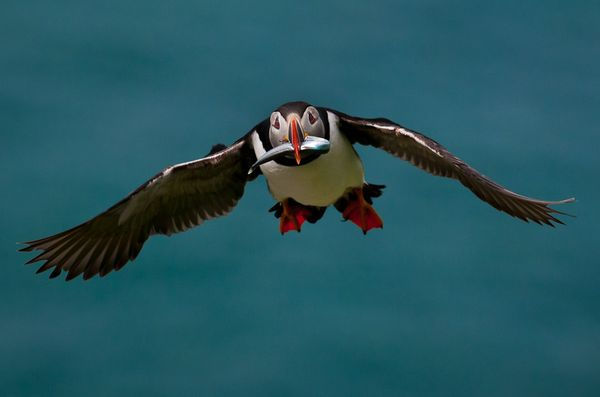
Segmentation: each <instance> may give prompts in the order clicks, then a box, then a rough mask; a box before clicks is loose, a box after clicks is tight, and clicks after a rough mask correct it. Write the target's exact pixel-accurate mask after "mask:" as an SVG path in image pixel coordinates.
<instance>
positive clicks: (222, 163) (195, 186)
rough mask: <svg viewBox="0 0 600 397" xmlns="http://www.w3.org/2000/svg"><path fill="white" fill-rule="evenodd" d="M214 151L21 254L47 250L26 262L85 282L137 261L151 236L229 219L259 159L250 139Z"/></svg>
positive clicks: (162, 174)
mask: <svg viewBox="0 0 600 397" xmlns="http://www.w3.org/2000/svg"><path fill="white" fill-rule="evenodd" d="M215 148H216V149H217V150H215ZM215 148H214V149H213V151H211V154H209V155H208V156H206V157H204V158H201V159H199V160H194V161H190V162H187V163H182V164H177V165H174V166H172V167H168V168H166V169H165V170H163V171H162V172H160V173H159V174H157V175H156V176H154V177H153V178H151V179H150V180H149V181H147V182H146V183H144V184H143V185H142V186H140V187H139V188H137V189H136V190H135V191H134V192H133V193H131V194H130V195H129V196H127V197H126V198H124V199H123V200H121V201H120V202H118V203H117V204H115V205H114V206H112V207H111V208H109V209H108V210H106V211H105V212H103V213H101V214H100V215H97V216H96V217H94V218H92V219H90V220H89V221H87V222H85V223H83V224H81V225H79V226H76V227H74V228H72V229H70V230H67V231H64V232H62V233H59V234H56V235H54V236H50V237H46V238H43V239H40V240H34V241H29V242H26V243H24V244H26V245H27V246H26V247H25V248H23V249H21V251H32V250H42V251H43V252H42V253H41V254H40V255H38V256H36V257H35V258H33V259H32V260H30V261H29V262H27V263H33V262H37V261H45V263H44V264H43V265H42V266H41V267H40V268H39V270H38V273H40V272H43V271H46V270H48V269H51V268H54V270H53V271H52V273H51V274H50V278H54V277H57V276H58V275H60V273H61V271H63V270H64V271H68V275H67V280H70V279H72V278H74V277H77V276H78V275H79V274H81V273H83V278H84V279H88V278H90V277H93V276H94V275H96V274H97V273H100V275H101V276H104V275H106V274H107V273H109V272H110V271H112V270H113V269H114V270H119V269H120V268H121V267H123V265H125V263H127V262H128V261H130V260H133V259H135V257H136V256H137V255H138V253H139V252H140V250H141V249H142V246H143V245H144V242H145V241H146V240H147V239H148V237H149V236H151V235H153V234H166V235H171V234H173V233H178V232H182V231H184V230H187V229H189V228H192V227H194V226H197V225H200V224H201V223H202V222H204V221H205V220H208V219H211V218H216V217H218V216H223V215H226V214H227V213H229V212H230V211H231V210H232V209H233V207H234V206H235V205H236V204H237V202H238V200H239V199H240V198H241V197H242V194H243V193H244V186H245V185H246V181H247V179H248V170H249V169H250V165H251V164H252V163H253V162H254V160H255V158H254V152H253V151H252V148H251V147H250V145H249V143H248V142H247V139H246V137H244V138H243V139H241V140H239V141H237V142H236V143H234V144H233V145H231V146H230V147H224V146H218V147H217V146H216V147H215ZM219 149H220V150H219ZM213 152H214V153H213Z"/></svg>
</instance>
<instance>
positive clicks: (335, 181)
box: [252, 112, 364, 207]
mask: <svg viewBox="0 0 600 397" xmlns="http://www.w3.org/2000/svg"><path fill="white" fill-rule="evenodd" d="M328 119H329V129H330V131H329V138H330V142H331V147H330V149H329V152H328V153H326V154H323V155H321V156H320V157H319V158H317V159H316V160H314V161H311V162H310V163H308V164H305V165H300V166H297V167H287V166H283V165H280V164H277V163H276V162H274V161H271V162H268V163H265V164H263V165H261V166H260V170H261V171H262V173H263V175H264V176H265V178H267V184H268V185H269V190H270V191H271V194H272V195H273V197H274V198H275V199H276V200H277V201H283V200H285V199H286V198H293V199H294V200H296V201H298V202H299V203H301V204H304V205H315V206H322V207H324V206H328V205H331V204H333V203H335V202H336V201H337V200H338V199H339V198H340V197H341V196H342V195H343V194H344V193H345V192H346V190H347V189H348V188H353V187H360V186H362V184H363V183H364V171H363V166H362V162H361V161H360V158H359V157H358V155H357V154H356V152H355V151H354V148H353V147H352V145H351V144H350V142H349V141H348V139H347V138H346V137H345V136H344V135H343V134H342V133H340V132H339V130H338V127H337V116H335V115H334V114H332V113H329V112H328ZM252 143H253V146H254V152H255V154H256V156H257V157H260V156H262V155H263V154H264V153H265V149H264V148H263V146H262V144H261V142H260V139H259V137H258V134H257V133H256V132H254V133H253V135H252Z"/></svg>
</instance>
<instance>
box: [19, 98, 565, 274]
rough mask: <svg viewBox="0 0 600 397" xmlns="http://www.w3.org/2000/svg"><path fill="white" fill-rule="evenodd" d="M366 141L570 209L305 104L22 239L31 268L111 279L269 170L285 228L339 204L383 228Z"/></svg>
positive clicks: (402, 132)
mask: <svg viewBox="0 0 600 397" xmlns="http://www.w3.org/2000/svg"><path fill="white" fill-rule="evenodd" d="M356 144H360V145H368V146H373V147H376V148H379V149H383V150H384V151H386V152H388V153H390V154H392V155H394V156H396V157H399V158H401V159H403V160H406V161H408V162H410V163H412V164H413V165H414V166H417V167H419V168H420V169H422V170H424V171H426V172H428V173H430V174H432V175H437V176H441V177H447V178H452V179H456V180H457V181H459V182H460V183H461V184H462V185H464V186H465V187H466V188H468V189H470V190H471V191H472V192H473V193H474V194H475V195H476V196H477V197H478V198H479V199H481V200H483V201H485V202H487V203H488V204H490V205H491V206H492V207H494V208H496V209H497V210H500V211H503V212H505V213H507V214H509V215H511V216H513V217H516V218H519V219H521V220H523V221H526V222H529V221H532V222H535V223H538V224H545V225H549V226H553V227H554V224H563V222H562V221H561V220H560V219H558V218H557V216H558V215H568V214H565V213H564V212H560V211H558V210H556V209H553V208H552V207H551V206H553V205H558V204H564V203H569V202H572V201H574V198H568V199H565V200H560V201H545V200H538V199H533V198H530V197H526V196H523V195H520V194H517V193H514V192H512V191H510V190H508V189H506V188H504V187H503V186H501V185H499V184H498V183H496V182H494V181H493V180H491V179H490V178H488V177H486V176H484V175H483V174H481V173H479V172H478V171H477V170H475V169H474V168H472V167H471V166H469V165H468V164H467V163H466V162H464V161H462V160H461V159H459V158H458V157H456V156H455V155H453V154H452V153H450V152H449V151H448V150H447V149H446V148H445V147H444V146H442V145H441V144H439V143H438V142H436V141H434V140H433V139H431V138H428V137H427V136H425V135H423V134H421V133H419V132H416V131H414V130H411V129H409V128H406V127H403V126H402V125H400V124H397V123H395V122H393V121H390V120H388V119H385V118H361V117H355V116H351V115H348V114H345V113H342V112H340V111H337V110H333V109H330V108H326V107H319V106H313V105H310V104H309V103H306V102H301V101H298V102H289V103H285V104H283V105H281V106H279V107H278V108H277V109H275V110H274V111H273V112H272V113H271V115H270V116H269V117H268V118H266V119H264V120H262V121H261V122H259V123H258V124H257V125H256V126H254V128H252V129H251V130H250V131H249V132H248V133H246V134H245V135H244V136H242V137H241V138H239V139H238V140H237V141H235V142H234V143H233V144H231V145H230V146H225V145H223V144H217V145H214V146H213V147H212V149H211V150H210V152H209V153H208V154H207V155H206V156H204V157H202V158H200V159H198V160H193V161H189V162H185V163H180V164H176V165H173V166H170V167H167V168H165V169H164V170H162V171H161V172H159V173H158V174H156V175H155V176H154V177H152V178H150V179H149V180H148V181H147V182H145V183H144V184H142V185H141V186H140V187H138V188H137V189H135V190H134V191H133V192H132V193H131V194H129V195H128V196H127V197H125V198H124V199H122V200H121V201H119V202H118V203H116V204H114V205H113V206H112V207H110V208H108V209H107V210H106V211H104V212H102V213H101V214H99V215H97V216H95V217H93V218H92V219H90V220H88V221H87V222H84V223H82V224H80V225H78V226H75V227H73V228H71V229H69V230H66V231H63V232H61V233H58V234H55V235H52V236H49V237H45V238H42V239H38V240H33V241H28V242H24V243H22V244H23V245H25V246H24V247H23V248H21V249H20V251H33V250H39V251H41V253H39V255H37V256H36V257H34V258H33V259H31V260H29V261H28V262H27V264H30V263H34V262H38V261H43V264H42V266H41V267H40V268H39V269H38V270H37V273H41V272H44V271H47V270H50V269H52V272H51V273H50V278H55V277H57V276H59V275H60V274H61V273H62V272H65V273H66V277H65V279H66V280H67V281H68V280H71V279H73V278H75V277H77V276H79V275H81V274H83V279H85V280H87V279H89V278H91V277H93V276H95V275H96V274H99V275H100V276H105V275H107V274H108V273H110V272H111V271H112V270H119V269H121V268H122V267H123V266H124V265H125V264H126V263H127V262H129V261H132V260H134V259H135V258H136V257H137V255H138V254H139V253H140V251H141V249H142V247H143V245H144V243H145V242H146V240H147V239H148V238H149V237H150V236H152V235H155V234H163V235H167V236H169V235H171V234H174V233H179V232H183V231H185V230H187V229H190V228H192V227H195V226H198V225H200V224H202V223H203V222H204V221H206V220H209V219H213V218H217V217H220V216H224V215H226V214H228V213H230V212H231V211H232V210H233V208H234V207H235V206H236V204H237V202H238V201H239V200H240V199H241V197H242V195H243V194H244V187H245V185H246V183H247V182H249V181H253V180H255V179H256V178H257V177H258V176H259V175H261V174H262V175H263V176H264V177H265V179H266V184H267V187H268V189H269V192H270V193H271V195H272V196H273V198H274V199H275V202H276V204H275V205H274V206H273V207H271V208H270V210H269V211H271V212H273V213H274V216H275V217H276V218H278V219H279V232H280V233H281V234H285V233H287V232H290V231H297V232H300V230H301V227H302V225H303V224H304V222H306V221H308V222H309V223H315V222H317V221H318V220H319V219H321V217H323V215H324V213H325V210H326V209H327V208H328V207H330V206H333V207H334V208H335V209H336V210H338V211H339V212H340V213H341V216H342V218H343V219H344V220H349V221H351V222H352V223H354V224H355V225H357V226H358V227H359V228H360V230H361V231H362V232H363V233H364V234H366V233H367V232H368V231H369V230H371V229H375V228H382V227H383V221H382V219H381V217H380V216H379V214H378V213H377V212H376V211H375V209H374V208H373V199H374V198H376V197H379V196H381V194H382V190H383V188H384V187H385V186H384V185H378V184H373V183H369V182H367V181H366V179H365V170H364V166H363V163H362V161H361V159H360V157H359V155H358V153H357V152H356V150H355V148H354V145H356Z"/></svg>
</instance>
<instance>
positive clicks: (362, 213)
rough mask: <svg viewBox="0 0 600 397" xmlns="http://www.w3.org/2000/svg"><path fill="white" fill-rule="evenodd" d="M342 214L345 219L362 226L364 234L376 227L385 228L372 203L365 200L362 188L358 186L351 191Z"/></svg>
mask: <svg viewBox="0 0 600 397" xmlns="http://www.w3.org/2000/svg"><path fill="white" fill-rule="evenodd" d="M342 216H343V217H344V220H350V221H352V223H354V224H355V225H356V226H358V227H360V228H361V229H362V231H363V233H364V234H367V232H368V231H369V230H371V229H374V228H383V221H382V220H381V218H380V217H379V215H378V214H377V212H376V211H375V209H373V207H372V206H371V204H369V203H368V202H367V200H365V197H364V195H363V189H362V188H356V189H354V190H353V191H352V192H351V193H350V195H349V197H348V202H347V205H346V208H344V211H343V212H342Z"/></svg>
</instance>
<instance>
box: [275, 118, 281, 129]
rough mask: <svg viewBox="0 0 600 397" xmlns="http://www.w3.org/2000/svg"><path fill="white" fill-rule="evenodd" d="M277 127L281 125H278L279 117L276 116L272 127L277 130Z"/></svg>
mask: <svg viewBox="0 0 600 397" xmlns="http://www.w3.org/2000/svg"><path fill="white" fill-rule="evenodd" d="M279 127H281V126H280V125H279V117H276V118H275V121H274V122H273V128H275V129H276V130H278V129H279Z"/></svg>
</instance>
